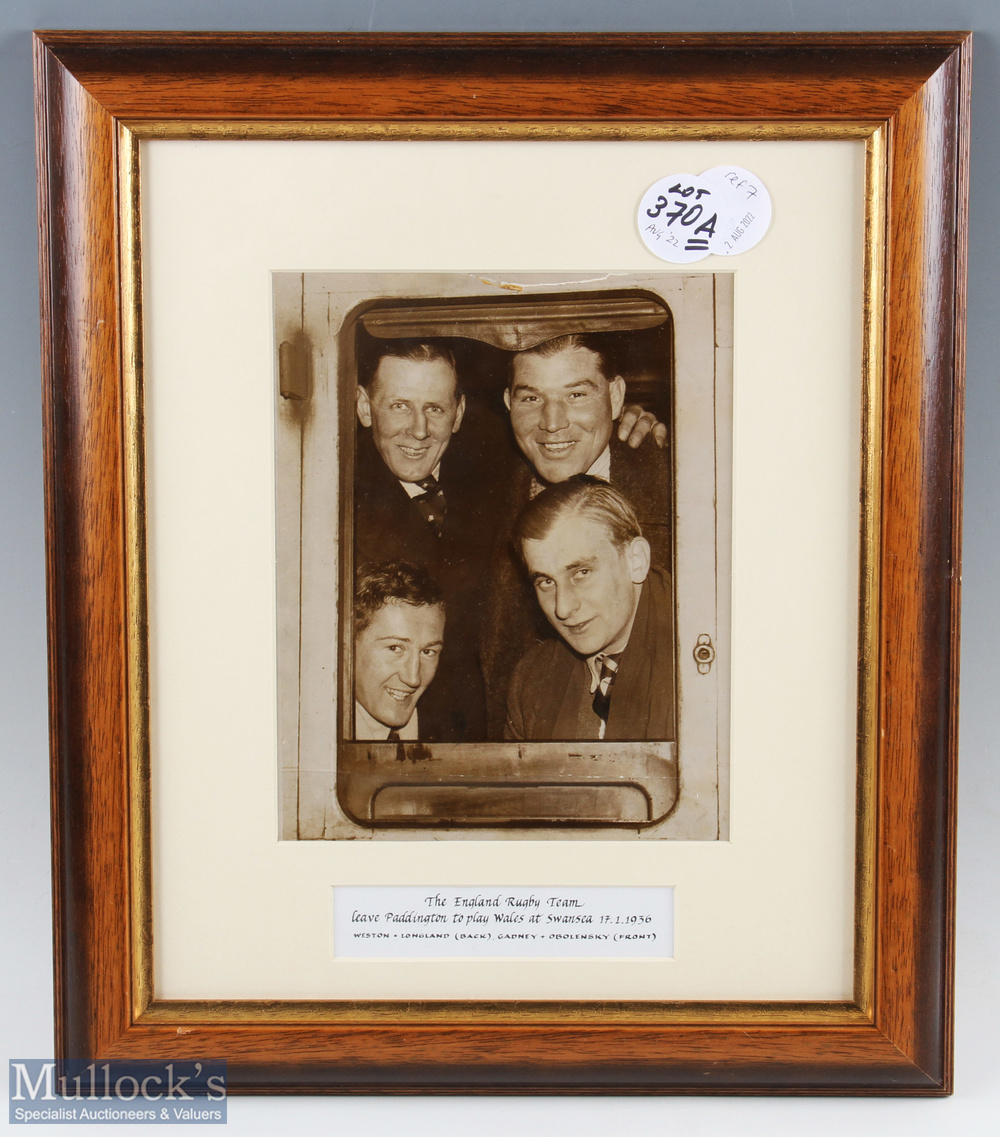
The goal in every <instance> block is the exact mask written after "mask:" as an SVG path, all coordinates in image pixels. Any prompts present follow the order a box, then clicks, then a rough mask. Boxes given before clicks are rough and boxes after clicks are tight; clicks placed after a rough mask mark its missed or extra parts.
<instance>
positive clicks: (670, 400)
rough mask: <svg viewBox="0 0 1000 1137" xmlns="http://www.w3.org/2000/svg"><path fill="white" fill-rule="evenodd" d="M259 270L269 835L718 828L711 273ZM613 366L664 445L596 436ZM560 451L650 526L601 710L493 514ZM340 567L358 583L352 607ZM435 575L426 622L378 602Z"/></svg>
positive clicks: (414, 598)
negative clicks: (268, 447)
mask: <svg viewBox="0 0 1000 1137" xmlns="http://www.w3.org/2000/svg"><path fill="white" fill-rule="evenodd" d="M274 291H275V315H276V337H275V341H276V365H277V366H276V374H277V382H276V400H275V402H276V516H277V560H278V566H277V568H278V571H277V580H278V613H279V625H278V667H279V682H278V690H279V728H280V739H281V742H280V749H281V754H280V763H281V769H280V780H281V788H282V815H281V828H280V832H281V836H282V838H283V839H303V838H334V839H335V838H369V839H371V838H378V837H380V836H396V837H398V836H401V835H411V836H415V837H418V836H421V835H424V836H434V837H437V838H441V837H464V838H469V837H494V838H495V837H496V836H498V835H503V836H506V837H508V838H512V837H529V838H533V839H538V837H539V836H545V835H548V836H561V837H563V838H566V837H570V838H572V837H581V836H583V837H587V836H590V837H594V836H602V835H603V836H609V835H611V836H616V837H618V838H622V837H626V836H635V837H639V838H643V839H648V838H657V837H674V838H680V839H718V838H720V837H725V836H726V835H727V825H728V726H727V724H728V635H729V627H728V589H727V584H728V541H729V508H728V499H729V480H730V461H731V441H730V437H731V420H730V411H729V406H730V399H731V365H732V361H731V332H732V329H731V295H732V284H731V276H729V275H721V274H719V275H711V274H698V275H680V274H670V273H649V274H611V275H610V276H609V274H602V275H601V278H600V279H599V280H594V279H585V278H582V277H580V278H577V279H574V278H573V277H572V276H571V275H568V274H565V275H560V276H558V277H552V276H550V277H542V276H540V275H539V274H531V275H530V276H523V277H519V278H517V280H516V281H514V282H509V281H505V282H504V284H503V285H502V286H501V285H500V284H493V283H492V282H491V280H490V278H489V277H471V276H458V275H455V276H452V275H449V274H408V275H405V276H404V275H399V274H393V275H389V274H334V273H329V274H324V273H310V274H291V273H282V274H276V275H275V278H274ZM512 293H513V294H512ZM521 353H526V354H523V355H522V354H521ZM386 360H391V361H393V362H391V363H389V364H386V362H385V361H386ZM532 360H534V361H535V363H534V364H532V363H531V362H530V361H532ZM538 360H545V361H546V362H545V363H544V364H540V363H538V362H537V361H538ZM553 361H554V362H553ZM570 364H572V367H575V368H577V371H573V370H572V367H571V368H570V369H569V370H566V367H569V365H570ZM564 365H565V366H564ZM592 365H593V367H596V368H597V371H599V372H600V379H599V381H595V380H593V379H592V378H591V370H590V369H591V367H592ZM532 366H534V368H535V370H534V371H529V370H526V368H531V367H532ZM596 373H597V372H594V374H596ZM512 374H513V375H515V376H517V375H520V376H521V378H519V379H515V387H514V392H513V394H512V396H511V397H514V398H516V399H517V400H518V403H517V405H515V406H514V408H513V424H512V414H511V412H510V411H509V410H508V401H509V399H508V398H505V394H506V393H507V391H508V386H509V383H510V380H511V376H512ZM536 374H537V375H538V376H540V377H541V378H539V379H537V380H536V379H535V378H534V376H535V375H536ZM529 375H530V377H531V381H530V383H529V382H527V380H526V379H525V378H524V376H529ZM418 380H419V382H418ZM455 382H457V385H458V387H459V388H460V390H458V391H456V390H455ZM619 387H620V388H621V389H622V392H623V393H622V398H621V399H620V400H619V401H621V402H624V404H625V405H628V406H632V407H638V408H641V409H642V410H643V411H647V412H649V413H650V414H651V415H652V416H653V418H654V419H655V420H656V421H657V422H658V423H660V424H662V426H661V427H659V428H658V433H660V434H661V435H662V434H663V432H664V431H665V439H661V442H662V443H663V444H662V447H657V446H656V444H655V443H654V442H653V440H652V439H647V440H646V441H644V442H643V443H642V444H641V445H640V446H639V447H638V449H636V450H634V451H633V450H632V449H631V448H630V447H627V446H623V445H620V444H619V443H618V441H617V440H614V441H612V442H610V443H609V445H608V447H607V448H606V449H605V450H603V451H601V452H599V453H598V449H597V448H598V447H599V445H600V444H601V442H602V441H603V438H604V435H602V433H601V432H602V431H605V432H606V430H607V421H609V420H608V416H609V414H610V412H609V411H608V409H607V408H608V406H610V404H611V402H612V401H614V399H615V398H617V396H614V394H613V392H615V391H617V390H618V389H619ZM359 388H360V390H361V394H360V396H359V395H358V390H359ZM591 391H593V393H594V395H593V397H594V399H595V400H596V401H595V402H594V403H593V404H588V399H589V398H590V397H591V396H590V392H591ZM414 392H416V394H415V393H414ZM567 392H568V393H567ZM607 392H612V394H607ZM417 395H419V397H417ZM390 396H391V399H390ZM449 400H451V401H449ZM459 400H460V402H459ZM588 406H589V409H587V408H588ZM518 415H520V416H521V417H520V418H519V417H518ZM588 416H589V417H588ZM543 421H544V425H542V424H543ZM525 424H528V425H525ZM530 432H535V433H536V434H537V435H538V440H537V446H535V445H534V444H533V441H532V440H533V439H534V437H535V436H534V434H531V433H530ZM595 440H596V441H595ZM591 448H593V452H592V451H591ZM566 454H569V455H572V456H573V462H574V463H575V464H576V465H578V466H579V465H581V464H582V460H583V456H586V460H587V461H588V462H590V459H593V462H591V463H590V466H589V470H590V472H591V474H592V476H593V477H594V478H595V479H596V480H597V481H598V482H599V483H601V484H604V483H607V484H610V485H611V487H612V489H613V490H614V493H615V494H616V495H618V497H617V498H616V500H619V499H623V500H625V501H626V503H627V505H628V506H629V507H630V508H631V509H632V511H633V514H634V515H635V517H636V518H638V520H639V525H640V526H641V530H642V534H643V539H644V540H645V541H646V542H648V547H649V550H650V552H649V563H650V566H651V567H650V568H649V569H648V575H647V576H646V577H645V578H644V579H643V580H642V581H641V582H640V583H635V584H634V585H633V586H629V587H630V588H631V591H628V590H627V591H626V593H624V594H623V595H625V597H626V599H625V601H623V603H625V604H626V607H625V608H624V609H622V611H623V612H624V615H625V616H628V615H629V611H630V610H629V608H628V606H627V605H628V603H629V601H628V597H629V596H633V595H634V596H642V597H644V598H645V599H643V601H642V604H643V607H642V615H641V616H640V615H639V611H638V610H637V609H636V607H635V602H632V614H631V616H630V617H629V619H630V620H631V623H630V624H629V628H630V629H631V630H628V631H627V641H626V645H627V646H626V648H625V650H624V653H623V654H622V653H620V654H619V656H618V659H619V663H620V664H621V666H622V671H621V677H620V678H618V677H616V676H614V675H613V678H612V682H613V683H615V684H618V685H619V686H618V688H612V690H611V694H610V697H609V703H608V704H606V705H605V707H604V710H603V712H599V707H598V702H594V704H593V709H591V703H590V693H589V691H588V692H587V695H586V698H584V697H583V693H582V687H581V686H580V682H581V680H580V679H579V678H577V674H578V671H579V674H581V675H582V674H583V671H582V669H584V668H586V667H589V668H590V669H591V672H592V673H593V672H594V669H595V668H596V667H597V664H595V663H594V662H593V660H594V659H599V658H601V657H602V653H601V652H597V653H596V654H595V653H591V652H590V647H591V646H595V645H598V644H599V639H593V644H590V641H589V640H587V639H579V640H575V639H574V638H573V637H574V636H576V635H580V636H589V635H590V633H589V632H579V633H578V632H577V630H576V625H573V624H572V622H571V621H570V622H569V623H567V621H566V620H563V619H562V617H560V616H558V615H556V616H553V615H552V613H551V612H549V613H548V614H547V613H546V611H543V608H544V605H541V606H540V603H539V601H538V599H537V597H536V592H535V589H534V587H533V586H532V584H531V582H530V581H529V580H528V578H527V574H526V572H525V569H524V566H523V565H522V564H521V563H520V561H519V560H518V558H517V557H516V555H515V554H514V552H513V551H512V545H511V541H510V536H511V532H512V529H513V527H514V525H515V523H516V521H517V517H518V515H519V514H520V513H521V511H522V509H523V508H524V507H525V506H526V504H527V502H528V501H530V500H532V499H533V498H534V497H535V496H536V495H538V494H539V492H540V491H544V490H545V489H546V488H547V487H548V485H549V482H550V481H551V482H559V481H561V480H562V479H563V473H564V472H565V471H567V470H569V472H572V473H585V472H587V471H586V470H585V469H582V468H581V469H578V470H577V469H572V470H570V467H569V466H568V465H566V461H565V459H564V457H563V456H564V455H566ZM549 455H551V456H554V457H553V458H552V460H551V461H550V460H548V456H549ZM577 456H579V459H578V457H577ZM560 462H562V463H563V464H562V465H561V466H560V464H559V463H560ZM424 466H427V467H428V468H427V469H424ZM612 469H613V472H612ZM552 470H555V471H556V472H555V473H552ZM587 492H589V491H587ZM556 496H558V495H556ZM547 497H553V495H552V494H548V495H547ZM545 500H546V499H545V498H543V499H541V501H540V505H539V507H538V510H540V509H541V505H542V504H544V501H545ZM560 508H566V509H568V508H569V507H568V506H566V507H560ZM538 510H536V512H537V511H538ZM608 531H609V532H610V530H608ZM588 532H589V531H588ZM594 532H596V533H598V534H600V533H602V532H604V530H602V529H601V528H600V526H599V527H598V529H597V530H594ZM599 544H600V537H598V545H599ZM598 551H600V550H599V549H598ZM609 563H610V562H609ZM619 563H624V562H620V561H615V562H614V564H615V565H618V564H619ZM400 566H402V568H401V567H400ZM407 566H409V568H413V569H415V570H417V571H416V575H414V574H413V573H410V574H409V575H407V573H408V572H409V568H407ZM720 566H721V569H720ZM404 570H405V571H404ZM592 571H595V570H591V569H589V568H585V569H584V570H583V571H582V573H580V574H578V575H581V576H583V577H585V576H587V574H588V573H590V572H592ZM615 571H617V569H616V570H615ZM404 578H405V579H404ZM591 579H594V578H591ZM400 580H402V581H403V584H402V585H400V584H399V583H398V582H399V581H400ZM387 581H388V582H389V583H387ZM392 582H396V583H392ZM421 582H423V583H421ZM428 587H430V588H433V589H436V590H437V591H436V592H434V593H429V592H427V591H426V590H427V588H428ZM393 588H395V589H396V590H397V591H396V593H393V592H392V589H393ZM400 588H402V589H403V590H404V591H399V589H400ZM359 589H360V590H361V593H362V594H363V596H364V597H366V598H369V597H370V596H373V595H376V594H377V593H378V590H379V589H382V592H381V593H378V594H379V595H382V596H383V600H382V602H381V603H382V607H381V608H378V609H377V611H378V612H382V613H383V617H382V618H381V619H380V621H379V622H378V623H376V624H374V625H373V629H374V630H372V631H370V632H369V631H368V628H369V626H370V625H369V621H370V620H371V619H372V617H371V616H370V614H368V609H367V608H365V607H364V604H366V603H367V604H369V607H370V606H371V604H372V603H376V602H372V601H370V599H367V600H365V601H364V602H362V601H361V600H359V604H360V605H361V607H360V608H359V611H362V615H361V616H359V617H358V621H357V623H356V620H355V600H356V596H357V594H358V591H359ZM406 589H409V591H408V592H407V591H405V590H406ZM421 589H423V590H424V591H421ZM387 590H388V591H387ZM567 594H568V593H567ZM385 595H388V596H390V599H389V600H388V601H386V600H385V599H384V596H385ZM596 595H599V596H601V597H604V596H605V595H606V594H605V593H597V594H596ZM399 597H409V599H408V600H407V599H399ZM436 598H440V599H442V600H443V601H444V605H443V607H444V612H445V616H444V619H443V624H442V623H441V622H440V621H439V622H438V623H435V622H434V620H433V619H430V618H428V619H424V620H423V621H422V622H421V621H414V620H410V621H409V622H408V623H405V626H404V624H401V623H399V620H398V619H396V618H397V617H403V616H406V617H409V616H411V615H412V614H413V613H423V614H424V615H425V616H427V617H430V616H432V615H433V613H434V612H436V611H438V610H439V605H438V600H437V599H436ZM602 603H604V601H603V600H602ZM595 610H596V609H595ZM608 610H609V611H611V612H612V613H613V612H614V611H616V609H615V607H614V604H613V603H612V604H610V606H609V608H608ZM581 611H582V609H581ZM603 612H604V609H602V615H601V617H600V619H601V620H603V619H604V615H603ZM390 616H391V617H392V618H393V620H396V622H395V623H393V622H392V620H390V619H389V617H390ZM608 619H609V620H610V617H609V618H608ZM597 622H598V623H599V622H600V621H597ZM390 623H391V624H392V626H389V625H390ZM383 624H385V626H384V627H383ZM411 624H412V627H411V626H410V625H411ZM418 625H419V626H418ZM640 626H641V627H642V628H643V629H644V631H643V633H642V635H644V636H645V639H642V640H641V639H640V633H639V632H637V631H636V630H635V629H636V628H638V627H640ZM442 627H443V631H442ZM567 628H569V629H570V630H567ZM362 629H363V630H362ZM376 633H377V634H376ZM382 633H385V634H382ZM594 634H595V635H596V633H594ZM608 634H609V635H610V634H611V633H610V632H609V633H608ZM421 636H422V637H423V639H421ZM393 637H396V639H395V640H394V639H393ZM591 638H593V637H591ZM369 640H370V641H371V642H372V643H377V644H379V645H382V644H386V645H388V646H387V647H386V652H387V653H388V656H387V658H389V659H390V662H388V663H386V664H385V666H384V667H382V665H381V664H379V663H376V664H373V663H372V662H371V661H372V659H373V658H375V655H376V653H375V651H374V649H370V648H369V646H368V644H369ZM397 640H398V642H397ZM356 641H357V643H356ZM390 641H391V642H390ZM411 641H412V643H411ZM418 641H419V642H418ZM578 646H581V647H582V649H583V650H579V651H578V650H576V648H577V647H578ZM411 647H414V649H415V650H416V651H417V653H418V654H419V653H420V652H422V653H423V654H422V655H419V658H418V657H417V656H411V655H410V654H408V653H409V652H410V649H411ZM529 652H531V653H533V654H532V655H531V660H530V665H531V666H530V667H529V666H528V665H527V664H526V663H521V662H520V661H521V660H524V659H525V658H526V656H527V655H528V653H529ZM404 657H405V660H404V662H403V663H398V662H397V660H398V659H404ZM640 658H641V659H647V658H654V659H655V661H656V662H655V665H653V664H650V665H649V666H647V667H646V668H645V670H643V669H642V668H641V667H640V666H639V665H638V664H637V663H636V662H635V661H636V660H638V659H640ZM536 660H537V661H538V662H537V663H536V662H535V661H536ZM359 661H360V662H359ZM422 661H423V662H422ZM428 661H431V662H430V663H429V662H428ZM549 661H551V662H549ZM627 661H628V662H627ZM380 667H381V668H382V669H381V670H379V668H380ZM539 667H541V668H542V669H541V670H540V671H539V670H538V668H539ZM407 668H409V670H407ZM532 668H534V670H532ZM606 670H607V669H606ZM515 671H516V672H517V673H518V674H519V675H521V674H524V675H528V676H529V680H528V681H529V683H530V687H531V690H530V692H529V693H528V695H527V696H526V698H527V700H528V702H529V704H530V706H531V709H532V715H533V717H532V719H531V727H530V729H528V730H526V731H525V732H523V736H522V735H519V734H518V732H517V730H516V729H515V730H513V731H512V723H511V721H510V711H509V709H508V696H509V691H510V688H511V684H512V682H513V675H514V673H515ZM571 675H572V679H571V678H570V676H571ZM428 676H432V677H431V678H429V679H428ZM584 681H587V680H586V679H585V680H584ZM589 682H590V683H591V684H592V685H593V684H596V686H595V695H596V693H597V690H596V688H597V687H599V686H600V684H601V683H602V682H604V680H603V679H600V680H598V677H597V675H596V674H591V675H590V677H589ZM550 684H551V690H549V685H550ZM643 684H645V686H643ZM359 685H360V686H359ZM359 690H361V691H363V692H364V699H363V702H359V701H358V693H359ZM570 693H572V700H570ZM616 696H617V702H616ZM380 699H381V700H382V704H379V700H380ZM570 704H571V707H572V713H570V711H569V710H567V707H568V706H570ZM380 705H384V707H385V709H384V710H380V709H379V707H380ZM608 705H610V706H611V707H614V708H615V710H614V713H613V715H612V712H610V711H609V710H608V709H607V708H608ZM411 708H412V709H411ZM580 708H582V709H580ZM372 712H374V713H372ZM601 713H603V716H604V717H603V718H601V717H600V714H601ZM574 715H575V717H574ZM595 716H597V717H595ZM403 719H405V720H406V721H405V722H404V721H402V720H403ZM397 720H399V721H397ZM578 724H579V725H578ZM595 724H596V727H595ZM513 725H515V726H516V724H513ZM605 732H607V733H605Z"/></svg>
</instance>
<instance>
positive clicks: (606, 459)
mask: <svg viewBox="0 0 1000 1137" xmlns="http://www.w3.org/2000/svg"><path fill="white" fill-rule="evenodd" d="M586 473H587V474H589V475H590V477H592V478H600V479H601V481H602V482H610V481H611V443H610V442H609V443H608V445H607V446H605V447H604V449H603V450H602V451H601V453H600V454H599V455H598V456H597V459H596V460H595V461H594V463H593V464H592V465H591V467H590V469H589V470H587V471H586ZM546 485H548V483H547V482H543V481H542V480H541V479H540V478H539V477H538V475H537V474H535V473H532V475H531V489H530V490H529V491H528V492H529V493H530V495H531V497H533V498H535V497H537V496H538V495H539V494H540V493H541V492H542V490H543V489H545V487H546Z"/></svg>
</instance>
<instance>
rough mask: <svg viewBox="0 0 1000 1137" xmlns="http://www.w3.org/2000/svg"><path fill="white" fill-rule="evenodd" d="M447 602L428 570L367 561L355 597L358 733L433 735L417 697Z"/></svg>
mask: <svg viewBox="0 0 1000 1137" xmlns="http://www.w3.org/2000/svg"><path fill="white" fill-rule="evenodd" d="M444 628H445V607H444V597H443V596H442V595H441V590H440V589H439V588H438V586H437V585H436V584H435V583H434V581H433V580H432V579H431V578H430V576H429V575H428V573H427V571H426V570H425V569H423V568H419V567H418V566H416V565H410V564H407V563H406V562H405V561H389V562H386V563H383V564H377V565H366V566H365V567H364V568H363V569H362V571H361V572H360V573H359V574H358V579H357V582H356V588H355V597H354V737H355V738H357V739H363V740H365V741H396V740H402V741H406V740H408V739H418V738H423V739H430V738H432V737H433V736H434V734H435V733H436V730H435V727H434V724H433V723H432V722H430V723H429V722H428V721H427V716H425V719H424V721H423V722H422V721H421V719H420V717H419V712H418V709H417V703H418V702H419V700H420V697H421V695H423V693H424V692H425V691H426V690H427V687H428V686H429V684H430V682H431V680H432V679H433V678H434V674H435V672H436V671H437V668H438V660H439V658H440V656H441V649H442V647H443V646H444Z"/></svg>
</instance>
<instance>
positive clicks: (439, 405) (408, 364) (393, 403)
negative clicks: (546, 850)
mask: <svg viewBox="0 0 1000 1137" xmlns="http://www.w3.org/2000/svg"><path fill="white" fill-rule="evenodd" d="M357 399H358V403H357V411H358V419H359V421H360V423H361V426H362V428H365V429H362V430H360V431H359V432H358V451H357V460H356V464H355V487H354V490H355V492H354V548H355V568H356V572H358V573H360V571H361V570H362V568H363V566H364V565H365V564H366V563H370V562H376V561H386V560H403V561H408V562H410V563H412V564H415V565H421V566H424V567H425V568H426V569H427V571H428V572H429V573H430V575H431V576H432V577H433V578H434V579H435V580H436V581H437V583H438V585H439V586H440V588H441V591H442V593H443V595H444V600H445V604H446V607H447V611H448V637H447V643H446V646H445V649H444V651H443V652H442V654H441V660H440V666H439V668H438V674H437V678H436V680H435V682H434V685H433V687H432V688H431V689H430V690H429V691H428V692H427V695H426V696H425V698H424V703H423V706H424V708H425V709H426V711H427V712H428V713H429V714H432V715H433V716H434V718H435V719H436V720H439V721H440V722H441V723H443V724H444V733H443V735H442V738H443V740H445V741H455V742H458V741H462V740H463V739H465V740H470V739H472V740H474V739H483V738H485V737H486V733H485V697H484V690H483V684H482V678H481V672H480V668H479V662H478V638H479V630H480V615H481V608H482V602H483V576H484V572H485V564H486V562H487V560H488V558H489V555H490V551H491V550H492V548H493V544H494V541H495V533H496V507H495V504H494V503H493V493H492V491H491V487H494V488H496V487H497V486H499V488H501V489H502V488H503V487H502V484H500V481H501V480H500V479H490V478H489V477H486V478H484V477H483V476H482V473H483V472H482V470H480V469H477V470H476V476H475V477H470V476H469V471H468V469H467V468H466V466H467V460H466V459H464V458H463V455H462V454H461V453H459V454H456V453H455V452H454V451H453V452H452V453H450V454H449V455H448V460H447V461H443V460H442V459H443V458H444V454H445V451H446V450H447V449H448V447H449V445H450V444H451V442H452V439H453V438H454V436H455V434H456V433H457V432H458V429H459V427H460V426H461V424H462V419H463V417H464V414H465V397H464V395H463V394H462V393H461V391H460V389H459V387H458V380H457V375H456V370H455V361H454V358H453V356H452V355H451V352H450V351H449V350H448V349H447V348H446V347H444V346H443V345H441V344H438V343H435V342H426V341H413V340H389V341H386V344H385V345H384V347H382V349H381V351H380V354H379V357H378V359H377V360H376V361H375V366H374V368H373V370H372V372H371V374H370V375H368V376H362V385H361V386H359V387H358V395H357Z"/></svg>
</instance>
